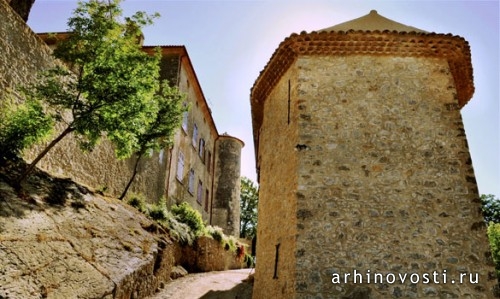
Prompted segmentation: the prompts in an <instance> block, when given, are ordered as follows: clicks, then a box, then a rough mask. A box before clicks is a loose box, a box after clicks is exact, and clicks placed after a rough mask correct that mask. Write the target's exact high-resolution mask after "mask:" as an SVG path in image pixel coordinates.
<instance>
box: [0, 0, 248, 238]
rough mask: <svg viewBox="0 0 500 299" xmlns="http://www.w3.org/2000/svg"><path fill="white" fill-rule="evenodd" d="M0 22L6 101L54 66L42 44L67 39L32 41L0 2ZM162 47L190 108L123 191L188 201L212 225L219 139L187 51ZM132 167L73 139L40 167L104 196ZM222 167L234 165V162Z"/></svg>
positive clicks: (117, 189)
mask: <svg viewBox="0 0 500 299" xmlns="http://www.w3.org/2000/svg"><path fill="white" fill-rule="evenodd" d="M0 19H1V20H2V22H1V23H0V55H1V60H0V96H1V99H2V101H4V100H5V98H4V97H3V96H4V95H6V94H7V92H6V91H14V93H15V88H14V87H15V86H16V85H19V84H26V83H27V82H31V81H33V80H34V79H35V78H36V74H37V73H38V72H39V71H40V70H42V69H45V68H48V67H51V66H53V65H54V64H55V63H58V62H57V61H55V60H54V59H53V58H52V56H51V49H50V48H49V47H48V46H47V44H49V45H50V46H51V47H55V46H56V44H57V41H58V40H60V39H64V38H67V36H68V34H67V33H58V34H57V36H55V37H54V36H53V35H49V34H40V35H39V36H37V35H36V34H35V33H33V32H32V31H31V29H30V28H29V27H28V26H27V25H26V23H25V22H24V21H23V20H22V19H21V18H20V17H19V15H17V14H16V13H15V12H14V11H13V10H12V8H11V7H10V6H9V5H8V2H6V1H5V0H0ZM40 37H41V38H42V39H43V40H42V39H41V38H40ZM44 41H46V42H47V44H46V43H44ZM155 48H156V47H155V46H146V47H143V50H144V51H145V52H148V53H152V52H153V51H154V50H155ZM160 48H161V51H162V59H161V77H162V78H163V79H168V80H169V82H170V83H171V84H174V85H176V86H178V87H179V89H180V91H181V92H183V93H185V94H186V105H188V106H189V107H190V110H189V112H188V113H187V114H186V123H185V125H183V126H182V128H179V129H178V130H177V132H176V133H175V135H174V145H173V147H172V148H169V149H164V150H162V151H160V152H159V153H154V154H152V155H151V156H150V157H149V158H146V159H143V161H142V162H141V164H140V166H139V173H138V175H137V176H136V179H135V181H134V183H133V184H132V186H131V189H130V191H129V192H135V193H142V194H144V195H145V196H146V197H147V198H148V200H149V201H150V202H156V201H157V200H158V199H160V198H161V197H162V196H165V197H166V198H167V202H168V204H169V205H172V204H175V203H180V202H183V201H186V202H189V203H190V204H191V205H192V206H193V207H194V208H196V209H197V210H199V211H200V212H201V213H202V216H203V219H204V220H205V221H206V222H209V223H210V224H213V225H219V224H218V223H216V222H212V218H213V217H212V216H211V214H212V203H213V201H214V196H215V191H214V190H216V189H217V188H218V187H219V186H217V185H215V183H214V181H215V179H214V178H216V177H218V176H220V175H223V174H219V173H217V172H216V171H217V169H219V168H217V169H216V167H215V166H216V164H215V157H216V156H217V155H218V146H217V144H216V140H217V139H218V138H219V134H218V132H217V128H216V126H215V122H214V120H213V118H212V116H211V112H210V108H209V107H208V104H207V102H206V100H205V97H204V95H203V91H202V89H201V87H200V84H199V82H198V80H197V78H196V74H195V71H194V68H193V66H192V64H191V61H190V59H189V55H188V53H187V50H186V48H185V47H184V46H160ZM195 125H196V128H197V129H196V130H195V129H194V127H195ZM59 129H62V128H59ZM195 131H196V134H195V133H194V132H195ZM202 140H203V141H202ZM41 148H42V146H36V147H34V148H33V149H30V150H29V151H27V152H26V153H25V158H26V159H27V160H28V161H29V160H31V159H34V157H35V156H36V155H37V154H38V153H39V152H40V150H41ZM240 150H241V148H240ZM179 153H182V155H183V157H184V160H183V169H182V171H178V166H179V164H178V159H179ZM134 163H135V160H134V159H127V160H122V161H117V160H116V158H115V156H114V150H113V148H112V145H111V144H110V143H109V142H107V141H106V140H103V141H102V142H101V144H100V145H98V146H97V147H96V148H95V149H94V150H93V151H92V152H90V153H82V152H81V151H80V149H79V147H78V145H77V143H76V140H75V139H74V138H72V137H71V138H65V139H63V140H62V141H61V142H60V143H59V144H58V145H56V147H54V148H53V149H52V150H51V152H49V154H48V155H47V156H46V157H44V158H43V159H42V160H41V161H40V162H39V164H38V166H39V167H41V168H43V169H46V170H48V171H50V172H52V173H54V174H57V175H60V176H70V177H72V178H73V179H75V180H77V181H79V182H81V183H84V184H87V185H89V186H92V187H94V188H99V189H101V188H102V189H105V190H106V191H105V192H106V193H108V194H110V195H114V196H119V195H120V194H121V192H122V191H123V189H124V188H125V186H126V184H127V181H128V179H129V177H130V175H131V174H132V170H133V166H134ZM218 163H219V162H218ZM221 163H224V161H221ZM228 163H229V164H230V165H234V161H233V160H231V161H228ZM238 166H239V164H238ZM191 170H192V171H191ZM238 172H239V170H238ZM178 173H179V175H177V174H178ZM191 173H192V175H191ZM190 177H192V179H190ZM233 179H234V180H235V181H234V182H229V181H227V180H225V181H223V182H222V183H229V184H231V186H234V187H238V186H239V177H238V178H233ZM190 180H191V182H192V186H191V188H190V186H189V184H190ZM200 185H201V187H200ZM239 191H240V190H239V187H238V189H237V190H234V192H233V195H235V194H236V195H237V196H233V197H231V198H227V199H220V200H221V201H228V202H229V201H234V200H236V202H234V203H232V205H239V203H238V202H239ZM236 216H237V217H238V218H236ZM234 217H235V218H234V220H232V222H239V215H234ZM226 225H227V221H226V222H224V223H221V224H220V226H221V227H224V226H226ZM238 232H239V230H238ZM236 235H238V234H236Z"/></svg>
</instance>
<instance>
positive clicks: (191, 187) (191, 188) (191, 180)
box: [188, 168, 194, 194]
mask: <svg viewBox="0 0 500 299" xmlns="http://www.w3.org/2000/svg"><path fill="white" fill-rule="evenodd" d="M188 191H189V193H191V194H194V169H192V168H191V169H190V170H189V181H188Z"/></svg>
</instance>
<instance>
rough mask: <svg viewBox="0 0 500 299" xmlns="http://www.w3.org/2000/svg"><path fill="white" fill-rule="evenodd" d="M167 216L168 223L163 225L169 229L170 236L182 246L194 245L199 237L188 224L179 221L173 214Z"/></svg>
mask: <svg viewBox="0 0 500 299" xmlns="http://www.w3.org/2000/svg"><path fill="white" fill-rule="evenodd" d="M167 215H168V217H167V221H165V222H163V223H162V224H163V226H164V227H165V228H166V229H168V231H169V234H170V236H171V237H172V238H173V239H174V240H176V241H178V242H180V243H181V244H188V245H193V242H194V240H196V237H197V236H196V235H195V234H194V232H193V231H192V230H191V228H190V227H189V226H188V225H187V224H185V223H182V222H180V221H178V220H177V219H176V218H175V217H174V215H172V213H170V212H168V214H167Z"/></svg>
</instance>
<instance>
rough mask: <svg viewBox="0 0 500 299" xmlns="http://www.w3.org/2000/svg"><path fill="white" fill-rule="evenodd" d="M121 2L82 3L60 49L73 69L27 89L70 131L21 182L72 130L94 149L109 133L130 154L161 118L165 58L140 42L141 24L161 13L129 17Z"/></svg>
mask: <svg viewBox="0 0 500 299" xmlns="http://www.w3.org/2000/svg"><path fill="white" fill-rule="evenodd" d="M119 4H120V0H109V1H97V0H91V1H88V2H83V1H81V2H79V3H78V7H77V8H76V9H75V11H74V13H73V16H72V17H71V18H70V19H69V22H68V26H69V29H70V31H71V32H72V34H71V35H70V36H69V37H68V38H67V39H66V40H63V41H61V42H60V43H59V44H58V47H57V48H56V50H55V51H54V56H55V57H56V58H59V59H61V60H62V61H64V62H66V64H67V65H68V66H69V69H68V68H66V67H63V66H60V65H59V66H56V67H54V68H51V69H49V70H46V71H45V72H43V73H42V74H41V76H40V77H39V79H38V80H37V82H36V83H35V84H33V85H32V86H28V87H27V88H25V89H26V90H27V91H29V97H32V98H34V99H39V100H42V101H43V102H44V103H46V104H47V105H48V106H49V108H50V110H51V111H55V113H53V114H51V115H50V116H51V117H53V118H54V119H55V120H57V121H60V122H63V123H64V125H65V129H63V130H62V131H61V133H60V134H59V135H58V136H57V137H56V138H55V139H54V140H53V141H52V142H50V143H49V145H48V146H47V147H46V148H45V149H44V150H42V152H41V153H40V154H39V155H38V156H37V157H36V158H35V159H34V160H33V162H32V163H31V164H30V166H29V167H28V169H27V170H26V172H25V173H24V174H23V175H22V176H21V178H20V179H19V180H20V181H22V180H23V179H24V178H26V177H27V176H28V175H29V174H30V172H31V171H32V170H33V168H34V167H35V165H36V164H37V163H38V161H39V160H40V159H41V158H42V157H44V156H45V155H46V154H47V153H48V152H49V151H50V150H51V149H52V148H53V147H54V146H55V145H56V144H57V143H58V142H59V141H60V140H62V139H63V138H64V137H66V136H67V135H68V134H70V133H73V134H75V135H76V136H75V137H76V138H77V140H78V141H79V144H80V146H81V147H82V149H85V150H91V149H93V148H94V146H95V145H96V144H97V143H98V141H99V139H100V137H101V136H102V135H103V134H105V135H106V136H107V138H108V139H109V140H111V141H112V142H113V144H114V145H115V151H116V155H117V157H119V158H124V157H128V156H130V155H131V154H132V153H133V152H134V150H135V148H136V144H137V141H138V137H137V136H138V135H139V134H141V133H142V132H143V131H144V128H145V127H147V125H148V124H149V123H150V122H151V121H152V120H154V119H155V115H156V113H157V111H158V105H156V103H155V99H156V97H155V95H156V94H157V93H158V92H159V90H160V81H159V59H160V57H159V55H154V56H150V55H147V54H146V53H144V52H143V51H142V50H141V46H140V44H139V43H138V40H139V38H140V37H141V28H142V27H143V26H145V25H149V24H152V20H153V18H154V17H156V16H149V15H146V14H145V13H144V12H138V13H136V14H135V15H133V16H132V17H130V18H125V19H123V18H122V16H121V14H122V11H121V9H120V7H119ZM63 111H67V112H68V113H69V114H70V115H69V116H65V115H63V114H62V112H63Z"/></svg>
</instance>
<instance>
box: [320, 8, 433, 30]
mask: <svg viewBox="0 0 500 299" xmlns="http://www.w3.org/2000/svg"><path fill="white" fill-rule="evenodd" d="M348 30H356V31H357V30H363V31H375V30H380V31H384V30H390V31H398V32H426V31H424V30H421V29H418V28H415V27H411V26H407V25H404V24H401V23H398V22H395V21H393V20H391V19H388V18H386V17H383V16H381V15H379V14H378V13H377V11H376V10H372V11H370V13H369V14H367V15H365V16H362V17H360V18H357V19H354V20H351V21H347V22H344V23H340V24H338V25H335V26H332V27H328V28H325V29H321V30H318V32H322V31H326V32H329V31H348Z"/></svg>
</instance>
